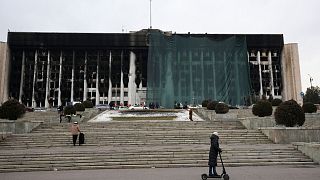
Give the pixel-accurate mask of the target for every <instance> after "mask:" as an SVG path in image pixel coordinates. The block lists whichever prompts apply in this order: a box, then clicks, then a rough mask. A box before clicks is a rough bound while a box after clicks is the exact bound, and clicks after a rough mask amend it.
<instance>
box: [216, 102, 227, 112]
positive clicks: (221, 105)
mask: <svg viewBox="0 0 320 180" xmlns="http://www.w3.org/2000/svg"><path fill="white" fill-rule="evenodd" d="M215 111H216V113H217V114H226V113H227V112H229V107H228V105H226V104H225V103H218V104H217V105H216V108H215Z"/></svg>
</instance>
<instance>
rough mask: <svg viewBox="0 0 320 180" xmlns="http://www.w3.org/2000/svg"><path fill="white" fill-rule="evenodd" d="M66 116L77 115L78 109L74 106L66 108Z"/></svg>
mask: <svg viewBox="0 0 320 180" xmlns="http://www.w3.org/2000/svg"><path fill="white" fill-rule="evenodd" d="M64 114H65V115H72V114H76V108H75V107H74V106H72V105H69V106H66V107H65V108H64Z"/></svg>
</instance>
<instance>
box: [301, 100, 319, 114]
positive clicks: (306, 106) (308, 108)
mask: <svg viewBox="0 0 320 180" xmlns="http://www.w3.org/2000/svg"><path fill="white" fill-rule="evenodd" d="M302 109H303V111H304V112H305V113H315V112H317V106H316V105H314V104H313V103H312V102H306V103H303V105H302Z"/></svg>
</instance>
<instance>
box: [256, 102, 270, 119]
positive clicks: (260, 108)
mask: <svg viewBox="0 0 320 180" xmlns="http://www.w3.org/2000/svg"><path fill="white" fill-rule="evenodd" d="M272 110H273V109H272V105H271V103H270V102H269V101H266V100H260V101H258V102H257V103H256V104H255V105H254V106H253V108H252V113H253V114H254V115H255V116H259V117H264V116H271V115H272Z"/></svg>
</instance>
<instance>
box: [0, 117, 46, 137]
mask: <svg viewBox="0 0 320 180" xmlns="http://www.w3.org/2000/svg"><path fill="white" fill-rule="evenodd" d="M41 123H42V121H32V122H29V121H10V120H0V132H2V133H3V134H7V133H12V134H24V133H29V132H31V131H32V130H33V129H34V128H36V127H38V126H39V125H40V124H41Z"/></svg>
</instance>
